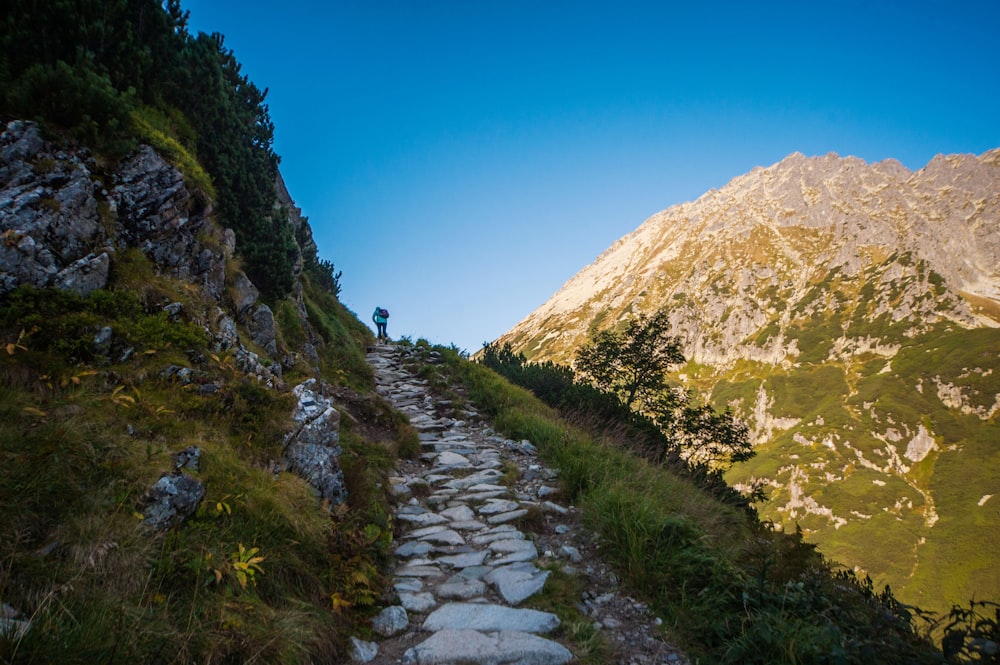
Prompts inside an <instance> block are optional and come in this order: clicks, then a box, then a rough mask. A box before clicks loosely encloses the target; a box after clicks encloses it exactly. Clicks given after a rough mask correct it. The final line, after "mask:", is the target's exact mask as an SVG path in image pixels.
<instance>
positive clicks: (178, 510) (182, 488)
mask: <svg viewBox="0 0 1000 665" xmlns="http://www.w3.org/2000/svg"><path fill="white" fill-rule="evenodd" d="M204 496H205V486H204V485H203V484H202V482H201V481H200V480H198V479H197V478H193V477H191V476H189V475H187V474H185V473H171V474H167V475H164V476H161V477H160V479H159V480H158V481H156V484H155V485H153V487H152V488H151V489H150V490H149V492H147V494H146V500H145V503H146V506H145V508H144V509H143V511H142V514H143V516H144V517H145V520H144V522H143V523H144V524H146V525H147V526H151V527H153V528H155V529H166V528H167V527H169V526H170V525H171V524H176V523H179V522H182V521H184V520H185V519H187V518H188V517H190V516H191V515H194V512H195V511H196V510H197V509H198V504H199V503H201V500H202V498H204Z"/></svg>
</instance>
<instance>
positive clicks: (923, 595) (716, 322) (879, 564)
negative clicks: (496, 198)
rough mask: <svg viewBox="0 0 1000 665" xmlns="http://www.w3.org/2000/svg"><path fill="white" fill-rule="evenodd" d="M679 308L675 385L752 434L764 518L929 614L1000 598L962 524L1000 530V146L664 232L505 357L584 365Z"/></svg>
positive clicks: (602, 267)
mask: <svg viewBox="0 0 1000 665" xmlns="http://www.w3.org/2000/svg"><path fill="white" fill-rule="evenodd" d="M661 309H665V310H666V311H667V313H668V316H669V321H670V325H671V329H672V332H673V333H674V334H675V335H676V336H678V337H679V339H680V341H681V343H682V346H683V348H684V353H685V356H686V358H687V359H688V360H689V361H692V362H689V364H688V365H687V366H686V367H681V368H678V370H677V372H676V374H675V376H674V377H673V378H674V380H675V381H677V382H678V383H680V384H683V385H685V386H686V387H689V388H691V389H693V390H695V391H696V392H699V393H701V394H702V395H704V396H705V397H706V398H707V399H709V400H710V401H712V402H713V404H714V405H715V406H717V407H719V408H724V407H730V408H732V409H733V410H734V411H735V413H736V414H737V415H739V416H740V417H742V418H743V419H745V420H746V421H747V422H748V424H749V425H750V427H751V431H752V432H753V437H754V440H755V443H756V444H757V452H758V455H757V457H756V458H755V459H754V460H751V461H750V462H748V463H745V464H743V465H740V466H739V467H737V468H736V469H734V470H733V471H732V472H731V473H730V476H729V477H730V480H731V481H732V482H734V483H737V484H740V483H749V482H750V481H756V482H761V483H763V484H764V485H765V488H766V491H767V493H768V495H769V501H768V502H767V503H765V504H764V505H763V506H761V513H762V516H763V517H765V518H768V519H771V520H774V521H775V522H776V523H778V524H781V525H784V526H785V527H786V528H793V529H794V528H795V527H796V525H798V526H800V527H801V528H802V529H803V531H804V532H805V533H806V535H807V536H808V537H810V538H811V539H813V540H815V541H816V542H818V543H819V544H820V548H821V549H822V550H823V551H824V553H826V554H827V555H828V556H830V557H831V558H833V559H835V560H840V561H846V562H851V563H856V564H859V565H860V566H861V567H862V568H863V569H864V570H865V571H866V572H869V573H871V574H872V576H873V578H874V579H876V581H877V582H878V583H881V582H883V581H885V582H889V583H891V585H892V587H893V590H894V591H895V592H897V594H898V595H899V597H901V598H903V599H904V600H905V601H908V602H913V603H915V604H918V605H921V606H924V607H928V608H931V609H939V610H942V609H946V608H947V607H949V606H950V605H951V604H952V603H961V602H963V600H962V599H964V598H971V597H972V596H981V595H982V590H983V589H984V586H983V585H985V586H986V587H988V588H989V591H990V594H991V595H1000V576H998V575H996V574H993V573H989V574H985V576H984V575H980V574H979V573H976V574H975V575H972V574H969V573H968V572H959V570H958V568H959V567H960V566H959V564H958V563H957V562H959V561H961V560H962V559H963V558H964V555H962V553H961V552H962V547H963V545H962V544H963V543H966V542H967V541H968V539H969V537H970V536H969V535H968V533H963V532H962V530H961V529H958V528H957V527H956V526H955V525H958V524H969V523H973V522H974V523H977V524H980V523H981V522H980V520H985V522H982V524H983V528H988V529H991V530H993V531H997V530H1000V516H998V515H997V514H995V513H990V512H989V511H988V510H982V509H981V508H982V506H979V505H977V501H978V500H979V498H980V497H982V496H984V495H987V494H992V493H995V489H996V488H995V483H994V482H993V481H992V480H991V479H990V478H988V477H987V476H986V475H985V474H983V473H982V471H981V469H982V468H994V467H995V465H996V464H998V463H1000V452H998V451H997V449H996V447H995V446H990V445H989V444H988V443H987V442H988V441H995V440H997V438H1000V426H998V424H997V421H996V414H997V413H1000V327H998V326H1000V149H996V150H991V151H988V152H986V153H984V154H982V155H979V156H975V155H949V156H938V157H935V158H934V159H933V160H931V162H930V163H928V164H927V166H926V167H924V168H923V169H920V170H918V171H914V172H911V171H909V170H907V169H906V168H905V167H903V166H902V165H901V164H899V163H898V162H895V161H893V160H888V161H884V162H880V163H877V164H866V163H865V162H864V161H862V160H860V159H857V158H851V157H848V158H841V157H838V156H836V155H833V154H830V155H826V156H823V157H813V158H807V157H805V156H803V155H801V154H793V155H790V156H789V157H787V158H786V159H784V160H783V161H781V162H780V163H778V164H775V165H773V166H771V167H769V168H757V169H754V170H753V171H751V172H750V173H748V174H746V175H743V176H740V177H737V178H735V179H733V180H732V181H731V182H730V183H729V184H727V185H726V186H725V187H723V188H721V189H719V190H713V191H710V192H708V193H706V194H705V195H704V196H702V197H701V198H699V199H698V200H696V201H694V202H691V203H684V204H681V205H676V206H673V207H671V208H669V209H667V210H664V211H663V212H660V213H658V214H656V215H654V216H652V217H651V218H649V219H648V220H646V221H645V222H644V223H643V224H642V225H641V226H639V227H638V228H637V229H636V230H635V231H634V232H632V233H630V234H628V235H626V236H625V237H623V238H621V239H620V240H618V241H617V242H615V243H614V244H613V245H612V246H611V247H610V248H608V249H607V250H606V251H605V252H604V253H603V254H601V255H600V256H599V257H598V258H597V260H596V261H595V262H594V263H592V264H591V265H589V266H587V267H586V268H584V269H583V270H581V271H580V272H579V273H577V274H576V275H575V276H573V277H572V278H571V279H570V280H569V281H567V282H566V284H565V285H564V286H563V287H562V288H561V289H560V290H559V291H557V292H556V293H555V294H554V295H553V296H552V297H551V298H549V300H548V301H547V302H546V303H545V304H543V305H542V306H541V307H540V308H538V309H537V310H536V311H534V312H532V313H531V314H530V315H528V316H527V317H526V318H525V319H524V320H523V321H521V322H520V323H518V324H517V325H516V326H515V327H514V328H513V329H511V330H510V331H509V332H507V333H506V334H504V335H503V336H502V337H501V338H500V339H499V340H498V341H499V342H501V343H504V342H509V343H510V344H511V345H512V346H513V348H514V350H515V351H521V352H523V353H525V355H526V356H527V357H528V358H529V359H530V360H536V361H544V360H554V361H557V362H563V363H567V364H568V363H570V362H571V360H572V358H573V355H574V353H575V351H576V349H578V348H579V347H580V346H581V345H582V344H583V343H585V342H586V340H587V335H588V333H589V331H590V330H592V329H600V328H605V327H610V326H615V325H617V324H619V323H620V322H622V321H623V320H625V319H626V318H627V317H629V316H631V315H636V314H650V313H652V312H654V311H658V310H661ZM987 525H988V526H987ZM872 530H874V531H875V532H877V533H878V534H879V538H877V539H874V538H872V535H871V533H872ZM838 532H839V533H838ZM873 542H874V545H873ZM890 542H893V543H895V546H890V545H889V544H888V543H890ZM882 543H886V545H885V546H884V548H885V549H884V550H883V546H882ZM890 547H892V549H893V551H892V552H890V551H888V550H889V548H890ZM903 552H905V553H903ZM973 567H974V568H976V569H977V570H989V569H993V570H996V569H998V567H1000V559H998V558H996V557H992V558H991V557H985V558H983V560H982V561H980V562H978V563H976V564H975V565H974V566H973ZM951 573H954V574H951ZM941 580H950V583H951V584H953V585H954V586H951V587H947V588H946V587H945V586H943V584H942V582H941Z"/></svg>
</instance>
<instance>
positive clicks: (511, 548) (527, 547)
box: [489, 540, 538, 566]
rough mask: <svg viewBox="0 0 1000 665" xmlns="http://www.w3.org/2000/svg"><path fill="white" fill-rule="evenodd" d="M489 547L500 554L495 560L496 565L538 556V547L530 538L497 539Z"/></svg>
mask: <svg viewBox="0 0 1000 665" xmlns="http://www.w3.org/2000/svg"><path fill="white" fill-rule="evenodd" d="M489 549H490V551H492V552H496V553H497V554H499V555H500V556H499V557H498V558H497V559H496V560H494V561H493V565H496V566H502V565H505V564H509V563H519V562H521V561H534V560H535V559H537V558H538V548H536V547H535V544H534V543H533V542H531V541H530V540H496V541H494V542H492V543H490V544H489Z"/></svg>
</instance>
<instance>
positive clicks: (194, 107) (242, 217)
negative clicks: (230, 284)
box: [0, 0, 298, 301]
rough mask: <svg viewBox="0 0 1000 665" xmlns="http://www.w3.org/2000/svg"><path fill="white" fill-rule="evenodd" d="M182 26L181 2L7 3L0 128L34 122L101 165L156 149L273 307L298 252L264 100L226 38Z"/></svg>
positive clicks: (1, 23) (0, 44)
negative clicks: (142, 145) (232, 243)
mask: <svg viewBox="0 0 1000 665" xmlns="http://www.w3.org/2000/svg"><path fill="white" fill-rule="evenodd" d="M187 16H188V15H187V12H185V11H182V10H181V6H180V2H179V0H167V1H166V2H161V0H113V1H105V0H83V1H78V0H51V1H49V2H34V1H33V0H11V1H10V2H8V3H6V4H5V8H4V13H3V17H2V18H0V119H3V120H4V121H7V120H12V119H28V120H35V121H37V122H39V123H40V124H41V126H42V127H43V128H44V129H46V130H47V131H48V132H50V133H60V134H64V133H68V134H69V135H70V136H72V137H74V138H75V139H76V140H77V141H79V142H80V143H82V144H83V145H85V146H87V147H88V148H90V149H91V150H94V151H95V152H96V153H97V154H98V155H100V156H101V157H102V158H103V159H110V160H114V159H116V158H117V157H118V156H120V155H122V154H124V153H125V152H126V151H128V150H129V149H130V148H131V147H133V146H134V145H135V144H136V142H137V141H143V142H146V143H150V144H152V145H154V146H156V147H157V148H158V149H160V151H161V152H162V153H164V155H165V156H166V157H168V158H170V159H172V160H173V161H174V162H175V163H176V164H177V166H178V167H179V168H181V169H182V172H184V173H185V176H186V177H187V178H189V179H192V180H193V181H194V182H195V183H196V185H197V186H198V187H199V188H200V191H201V192H202V193H203V194H204V195H206V196H207V197H208V198H210V199H211V201H212V203H213V205H214V207H215V211H216V214H217V215H218V217H219V221H220V222H221V224H222V225H223V226H227V227H230V228H232V229H233V230H234V231H235V233H236V242H237V251H238V252H239V254H240V255H241V256H242V257H243V260H244V268H245V270H246V272H247V274H248V275H249V276H250V278H251V280H253V282H254V284H255V285H256V286H257V287H258V288H259V289H260V290H261V292H262V293H263V294H264V295H265V297H266V298H267V299H269V300H271V301H277V300H279V299H281V298H282V297H284V296H285V295H287V294H288V293H289V291H290V289H291V288H292V283H293V269H294V266H295V262H296V260H297V257H298V248H297V246H296V244H295V239H294V237H293V234H292V231H291V228H290V227H289V225H288V224H287V219H286V218H285V216H284V213H283V212H282V210H281V209H280V208H276V207H275V201H276V193H275V189H274V182H275V177H276V176H277V169H278V161H279V160H278V156H277V155H276V154H275V152H274V150H273V148H272V144H273V138H274V126H273V124H272V122H271V119H270V116H269V114H268V109H267V106H266V104H265V103H264V100H265V97H266V94H267V91H266V90H264V91H261V90H260V89H259V88H257V87H256V86H255V85H254V83H253V82H252V81H250V80H249V79H248V78H247V77H246V76H245V75H244V74H242V73H241V72H240V68H241V67H240V63H239V62H238V61H237V60H236V58H235V56H234V55H233V53H232V51H230V50H228V49H227V48H226V47H225V45H224V40H223V37H222V35H220V34H212V35H205V34H199V35H197V36H195V35H191V34H190V33H189V32H188V30H187ZM202 169H203V170H202ZM204 173H207V175H208V177H209V178H210V183H209V182H205V177H204Z"/></svg>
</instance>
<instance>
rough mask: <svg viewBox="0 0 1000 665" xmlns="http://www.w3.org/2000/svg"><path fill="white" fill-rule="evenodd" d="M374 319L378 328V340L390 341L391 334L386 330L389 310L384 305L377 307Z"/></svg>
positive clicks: (373, 314)
mask: <svg viewBox="0 0 1000 665" xmlns="http://www.w3.org/2000/svg"><path fill="white" fill-rule="evenodd" d="M372 321H374V322H375V327H376V328H377V329H378V341H380V342H382V341H385V342H388V341H389V335H388V334H387V333H386V332H385V324H387V323H388V322H389V310H387V309H386V308H384V307H376V308H375V311H374V312H372Z"/></svg>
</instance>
